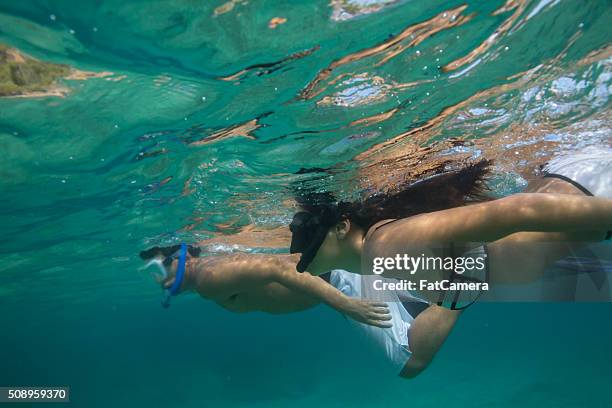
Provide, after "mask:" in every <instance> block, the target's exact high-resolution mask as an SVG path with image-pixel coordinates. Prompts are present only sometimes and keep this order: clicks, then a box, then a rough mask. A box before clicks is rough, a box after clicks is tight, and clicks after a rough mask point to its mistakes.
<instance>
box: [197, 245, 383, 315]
mask: <svg viewBox="0 0 612 408" xmlns="http://www.w3.org/2000/svg"><path fill="white" fill-rule="evenodd" d="M295 264H296V260H295V257H293V256H287V255H260V254H257V255H253V254H234V255H227V256H215V257H212V256H210V257H205V258H202V259H198V260H194V261H193V262H192V263H190V265H188V268H187V273H188V275H189V277H188V280H189V281H190V282H192V283H191V289H194V290H196V291H198V292H199V293H200V294H202V295H203V296H204V297H207V298H210V299H219V298H224V297H228V296H231V295H232V294H236V293H241V292H249V291H252V290H253V289H254V288H261V287H262V286H267V285H274V284H276V285H282V286H283V287H284V288H286V289H288V290H289V291H292V292H295V293H299V294H301V295H304V296H307V297H310V298H312V299H314V300H315V301H320V302H323V303H325V304H327V305H329V306H331V307H332V308H334V309H336V310H338V311H339V312H341V313H343V314H346V315H348V316H349V317H351V318H353V319H355V320H357V321H360V322H362V323H366V324H370V325H373V326H378V327H390V326H391V323H389V320H391V316H390V315H389V310H388V308H387V305H386V304H385V303H376V302H367V301H362V300H359V299H353V298H349V297H347V296H345V295H344V294H343V293H342V292H340V291H339V290H338V289H336V288H335V287H333V286H331V285H330V284H328V283H327V282H325V281H324V280H323V279H321V278H319V277H317V276H312V275H311V274H309V273H298V272H297V271H296V270H295Z"/></svg>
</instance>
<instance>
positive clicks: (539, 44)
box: [0, 0, 612, 407]
mask: <svg viewBox="0 0 612 408" xmlns="http://www.w3.org/2000/svg"><path fill="white" fill-rule="evenodd" d="M355 4H357V6H358V7H355ZM359 7H362V9H361V11H359ZM274 17H282V18H285V19H286V22H284V23H282V24H279V25H277V26H276V27H275V28H270V27H269V23H270V20H271V19H272V18H274ZM611 21H612V7H611V6H610V2H609V1H604V0H602V1H589V2H583V1H575V0H566V1H554V0H552V1H551V0H540V1H511V2H508V4H507V5H506V6H505V7H504V2H503V1H486V2H484V1H483V2H476V1H470V2H467V3H465V2H459V1H427V2H417V1H349V2H343V1H337V2H336V1H334V2H331V4H330V2H329V1H327V0H324V1H308V2H306V1H303V2H280V1H250V2H247V1H239V0H236V1H234V2H233V3H225V4H224V3H223V1H209V2H194V1H188V0H184V1H114V0H113V1H105V2H94V1H83V2H81V3H80V4H78V5H76V3H74V2H69V1H30V2H23V3H22V2H13V1H8V0H0V43H2V44H6V45H9V46H11V47H15V48H17V49H19V50H20V51H21V52H23V53H25V54H28V55H30V56H32V57H35V58H37V59H40V60H44V61H49V62H56V63H64V64H69V65H71V66H72V67H74V68H76V69H79V70H83V71H91V72H97V73H100V72H109V74H108V76H105V77H101V78H90V79H87V80H84V81H77V80H63V81H62V82H61V86H63V87H67V88H69V89H70V92H69V93H68V94H67V95H66V96H65V97H43V98H8V99H7V98H1V99H0V149H1V150H0V151H1V152H2V155H3V157H2V160H1V161H0V189H1V191H2V193H1V200H0V217H1V218H0V225H2V227H1V228H2V229H1V231H2V234H1V235H0V240H1V245H0V265H2V266H1V268H0V273H1V275H0V277H1V280H2V283H1V284H0V323H1V324H2V327H1V328H0V330H1V331H0V362H1V365H0V386H4V385H7V386H8V385H11V386H12V385H24V386H25V385H69V386H70V387H71V389H72V395H71V398H72V405H73V406H78V407H98V406H99V407H109V406H113V407H124V406H125V407H128V406H129V407H134V406H147V407H157V406H159V407H162V406H163V407H165V406H178V407H216V406H227V407H233V406H237V407H243V406H249V407H285V406H296V407H310V406H324V407H328V406H329V407H335V406H337V407H345V406H355V407H361V406H363V407H369V406H381V407H386V406H406V405H410V406H411V407H430V406H433V404H439V405H441V406H450V405H453V406H473V407H480V406H482V407H515V406H522V407H532V406H533V407H536V406H537V407H541V406H554V407H576V406H589V407H604V406H605V407H607V406H609V403H610V400H611V397H610V393H609V389H606V386H609V382H610V367H609V364H610V363H611V362H612V351H611V349H610V344H611V342H612V326H611V325H610V323H609V322H610V312H611V310H612V309H611V308H612V307H611V306H610V305H609V304H592V305H571V304H567V305H508V304H505V305H491V304H489V305H485V304H479V305H476V306H475V307H473V308H471V309H470V310H469V312H468V313H465V314H464V316H463V317H462V319H461V321H460V323H459V324H458V325H457V327H456V329H455V331H454V332H453V334H452V336H451V337H450V339H449V340H448V342H447V343H446V345H445V346H444V348H443V349H442V351H441V352H440V354H439V355H438V357H437V358H436V360H435V362H434V363H433V365H432V366H431V367H430V368H429V369H428V370H427V371H426V372H425V373H424V374H423V375H422V376H420V377H418V378H417V379H415V380H413V381H405V380H400V379H397V378H396V377H395V376H394V375H393V374H392V373H390V372H389V371H388V369H387V368H386V366H385V364H384V361H382V358H381V357H380V356H378V355H377V354H376V353H375V351H371V350H370V349H369V348H368V347H367V345H366V343H365V341H364V340H363V339H362V338H361V337H360V336H359V334H358V333H356V332H354V331H353V330H352V329H351V327H350V325H349V324H348V323H347V322H346V321H345V320H344V319H343V318H342V317H341V316H338V315H337V314H336V313H334V312H332V311H330V310H328V309H326V308H324V307H318V308H316V309H313V310H310V311H308V312H304V313H300V314H294V315H287V316H268V315H264V314H261V313H250V314H245V315H236V314H231V313H229V312H226V311H224V310H222V309H220V308H219V307H216V306H215V305H213V304H211V303H209V302H206V301H202V300H200V299H197V298H196V297H194V296H191V297H190V296H183V297H181V298H179V299H176V300H177V301H176V302H174V304H173V306H172V307H171V308H170V309H169V310H162V309H161V307H160V306H159V297H160V291H159V288H158V287H156V286H155V285H154V284H153V283H152V282H151V280H150V279H149V277H148V276H147V275H145V274H143V273H139V272H137V268H138V267H139V266H141V264H140V261H139V259H138V257H137V253H138V251H139V250H141V249H142V248H145V247H147V246H151V245H155V244H162V243H163V244H170V243H176V242H179V241H180V240H187V241H189V242H196V241H199V240H204V239H209V238H214V237H219V236H224V235H230V234H234V233H236V232H239V231H241V230H242V229H243V228H244V227H245V226H248V225H251V224H254V225H256V226H258V227H265V228H267V227H270V228H274V227H279V226H282V225H285V224H286V223H287V222H288V221H289V219H290V216H291V213H292V207H291V204H290V198H291V196H292V188H293V187H294V186H295V185H296V183H298V182H305V183H306V185H308V186H310V187H311V188H320V189H323V188H325V189H331V190H333V191H335V192H336V193H337V194H338V195H339V196H351V195H353V194H355V193H356V192H357V191H361V190H363V189H366V190H367V189H368V188H371V187H372V186H371V184H376V180H386V179H387V178H390V179H392V178H393V177H395V175H394V173H393V171H394V168H395V167H394V166H393V165H392V164H389V163H384V162H381V160H382V159H381V157H382V158H386V157H387V158H388V157H395V156H396V155H400V156H401V155H403V154H405V152H407V151H408V152H409V151H411V150H410V149H411V147H413V146H415V145H418V146H431V145H432V144H434V145H435V143H436V142H441V141H442V142H443V141H447V140H450V139H452V138H458V137H463V138H466V139H468V140H469V141H470V144H469V145H467V146H461V147H454V148H449V149H446V150H445V149H441V150H440V151H437V153H436V154H435V157H433V158H432V157H429V158H428V160H434V159H435V158H438V159H439V158H441V157H447V156H452V155H459V156H461V155H464V156H471V157H487V158H493V159H495V160H496V165H495V166H496V167H495V178H494V180H493V183H492V185H493V187H494V193H495V194H498V195H503V194H508V193H511V192H514V191H518V190H519V189H520V188H521V187H522V186H524V185H525V183H526V181H527V180H528V179H529V177H530V176H533V175H534V174H536V173H537V164H538V163H539V162H540V161H542V160H545V158H546V157H548V156H550V155H552V154H555V153H557V152H560V151H571V150H572V149H579V148H581V147H584V146H588V145H601V144H607V145H610V144H612V140H611V137H610V135H611V134H612V131H611V127H612V124H611V122H610V119H609V118H610V117H611V116H610V114H609V113H610V104H609V95H610V86H611V85H612V76H611V74H612V59H611V58H610V54H611V50H610V47H611V41H612V35H611V34H610V33H611V32H610V29H609V25H610V22H611ZM391 141H392V142H394V143H388V144H385V142H391ZM436 146H437V145H436ZM410 157H411V158H413V157H412V156H410ZM462 157H463V156H462ZM372 163H374V165H377V167H376V168H377V169H379V171H380V172H381V173H382V176H381V175H380V174H378V175H372V174H369V173H367V172H365V171H364V170H363V169H364V168H367V166H368V165H370V164H372ZM381 163H382V164H381ZM315 167H317V168H328V169H332V170H331V171H329V172H328V173H324V176H321V175H320V174H319V175H318V176H316V177H313V176H312V175H311V174H307V175H297V174H295V173H296V172H297V171H298V170H299V169H301V168H315ZM390 174H392V175H393V177H391V176H389V175H390ZM368 183H369V184H368ZM209 249H210V250H215V251H218V252H225V251H228V250H230V249H231V248H230V247H229V246H218V247H215V248H209ZM239 249H242V250H261V249H260V248H254V247H252V246H251V247H250V246H245V247H241V248H239ZM278 250H279V251H282V250H283V248H280V249H278Z"/></svg>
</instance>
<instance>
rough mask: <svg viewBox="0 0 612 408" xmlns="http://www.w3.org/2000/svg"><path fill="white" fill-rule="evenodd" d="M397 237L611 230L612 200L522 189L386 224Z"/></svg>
mask: <svg viewBox="0 0 612 408" xmlns="http://www.w3.org/2000/svg"><path fill="white" fill-rule="evenodd" d="M388 228H389V230H391V229H394V231H393V232H394V233H395V234H389V235H391V236H393V238H394V239H397V240H399V241H401V240H403V239H406V238H409V237H415V236H418V237H420V238H421V239H423V238H425V239H427V240H429V241H440V242H443V241H448V240H449V239H450V240H456V241H463V242H469V241H495V240H497V239H500V238H503V237H505V236H507V235H510V234H513V233H515V232H520V231H541V232H563V231H602V238H603V233H604V231H607V230H610V229H612V200H609V199H605V198H598V197H587V196H578V195H571V194H550V193H537V194H530V193H521V194H514V195H512V196H509V197H505V198H501V199H498V200H494V201H490V202H486V203H480V204H474V205H470V206H465V207H458V208H451V209H448V210H443V211H436V212H433V213H427V214H422V215H419V216H415V217H411V218H408V219H406V220H403V222H399V223H396V224H391V225H389V227H388Z"/></svg>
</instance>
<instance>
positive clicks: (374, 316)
mask: <svg viewBox="0 0 612 408" xmlns="http://www.w3.org/2000/svg"><path fill="white" fill-rule="evenodd" d="M340 311H341V312H342V313H344V314H345V315H347V316H349V317H350V318H351V319H353V320H356V321H358V322H360V323H365V324H369V325H370V326H375V327H382V328H388V327H392V326H393V324H392V323H391V322H390V320H391V315H390V314H389V306H387V304H386V303H384V302H370V301H367V300H361V299H355V298H350V299H349V300H348V302H347V304H346V305H344V306H343V307H342V308H341V310H340Z"/></svg>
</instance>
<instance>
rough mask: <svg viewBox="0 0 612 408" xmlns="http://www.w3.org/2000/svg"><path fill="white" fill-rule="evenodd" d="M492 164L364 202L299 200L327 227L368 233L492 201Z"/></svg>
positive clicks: (314, 196) (325, 197)
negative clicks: (384, 224)
mask: <svg viewBox="0 0 612 408" xmlns="http://www.w3.org/2000/svg"><path fill="white" fill-rule="evenodd" d="M490 166H491V161H490V160H480V161H478V162H474V163H469V164H467V165H465V166H463V167H461V168H459V169H457V170H452V171H447V172H443V173H441V174H437V175H434V176H430V177H428V178H426V179H423V180H419V181H417V182H413V183H407V184H406V185H403V186H400V187H399V188H396V189H395V190H394V191H392V192H380V193H377V194H373V195H370V196H369V197H367V198H366V199H364V200H361V201H339V202H338V201H336V200H335V198H334V196H333V195H332V194H331V193H310V194H300V195H297V196H296V200H297V201H298V204H299V205H300V207H301V208H302V209H303V210H304V211H307V212H310V213H313V214H316V215H318V216H319V218H320V219H321V220H322V222H323V223H325V224H326V225H329V226H330V227H331V226H332V225H335V224H336V223H337V222H339V221H341V220H342V219H348V220H350V221H351V222H354V223H355V224H357V225H358V226H360V227H361V228H363V229H364V230H366V231H367V230H368V229H369V228H370V227H371V226H372V225H374V224H376V223H377V222H379V221H382V220H386V219H399V218H407V217H411V216H414V215H417V214H423V213H428V212H433V211H440V210H446V209H449V208H455V207H461V206H464V205H468V204H471V203H477V202H483V201H489V200H491V199H492V198H491V197H489V196H487V194H486V192H487V191H488V188H487V186H486V184H485V181H486V179H487V177H488V176H489V174H490Z"/></svg>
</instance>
